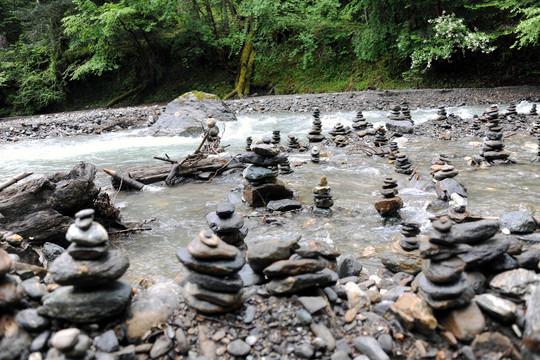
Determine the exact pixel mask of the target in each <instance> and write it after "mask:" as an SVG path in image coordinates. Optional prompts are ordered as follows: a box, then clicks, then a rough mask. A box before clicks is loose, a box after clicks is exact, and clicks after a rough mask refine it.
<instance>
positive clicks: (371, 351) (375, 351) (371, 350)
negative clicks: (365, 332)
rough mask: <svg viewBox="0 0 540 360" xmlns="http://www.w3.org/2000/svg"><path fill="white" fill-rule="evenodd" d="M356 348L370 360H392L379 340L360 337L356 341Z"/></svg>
mask: <svg viewBox="0 0 540 360" xmlns="http://www.w3.org/2000/svg"><path fill="white" fill-rule="evenodd" d="M354 346H355V347H356V348H357V349H358V351H360V352H361V353H363V354H365V355H367V357H368V358H369V359H370V360H390V357H389V356H388V354H386V353H385V352H384V350H383V349H382V348H381V345H380V344H379V343H378V341H377V339H375V338H374V337H371V336H358V337H357V338H356V339H354Z"/></svg>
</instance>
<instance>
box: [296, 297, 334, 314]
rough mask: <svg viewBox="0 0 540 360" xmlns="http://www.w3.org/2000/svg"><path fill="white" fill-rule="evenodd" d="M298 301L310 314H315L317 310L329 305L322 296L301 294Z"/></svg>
mask: <svg viewBox="0 0 540 360" xmlns="http://www.w3.org/2000/svg"><path fill="white" fill-rule="evenodd" d="M298 301H299V302H300V303H301V304H302V306H304V308H305V309H306V310H307V311H309V313H310V314H315V313H316V312H317V311H320V310H322V309H324V308H325V307H326V306H328V303H327V302H326V300H325V299H324V298H322V297H321V296H300V297H298Z"/></svg>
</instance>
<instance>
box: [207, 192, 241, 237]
mask: <svg viewBox="0 0 540 360" xmlns="http://www.w3.org/2000/svg"><path fill="white" fill-rule="evenodd" d="M235 210H236V209H235V206H234V204H233V203H230V202H223V203H220V204H218V206H217V209H216V211H212V212H209V213H208V214H207V215H206V222H207V223H208V227H210V229H211V230H212V231H213V232H214V234H216V235H217V236H218V237H219V238H220V239H221V240H223V241H225V242H226V243H227V244H231V245H234V246H236V247H238V248H244V247H245V244H244V239H245V238H246V236H247V234H248V228H247V226H246V225H244V218H243V217H242V216H240V215H239V214H238V213H236V211H235Z"/></svg>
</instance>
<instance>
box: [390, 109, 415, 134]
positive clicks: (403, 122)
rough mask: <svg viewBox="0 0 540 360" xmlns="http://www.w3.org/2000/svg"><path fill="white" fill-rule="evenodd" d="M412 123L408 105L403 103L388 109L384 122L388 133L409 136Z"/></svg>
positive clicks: (411, 130)
mask: <svg viewBox="0 0 540 360" xmlns="http://www.w3.org/2000/svg"><path fill="white" fill-rule="evenodd" d="M413 125H414V123H413V121H412V117H411V112H410V110H409V105H408V104H407V102H405V101H404V102H403V103H402V105H393V106H391V107H390V114H388V120H387V121H386V128H387V129H388V131H393V132H396V133H401V134H410V133H412V132H413Z"/></svg>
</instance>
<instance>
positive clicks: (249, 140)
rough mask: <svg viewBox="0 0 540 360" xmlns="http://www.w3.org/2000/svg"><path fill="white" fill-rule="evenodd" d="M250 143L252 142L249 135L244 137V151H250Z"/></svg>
mask: <svg viewBox="0 0 540 360" xmlns="http://www.w3.org/2000/svg"><path fill="white" fill-rule="evenodd" d="M251 144H253V139H252V138H251V136H248V137H247V138H246V151H251Z"/></svg>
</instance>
